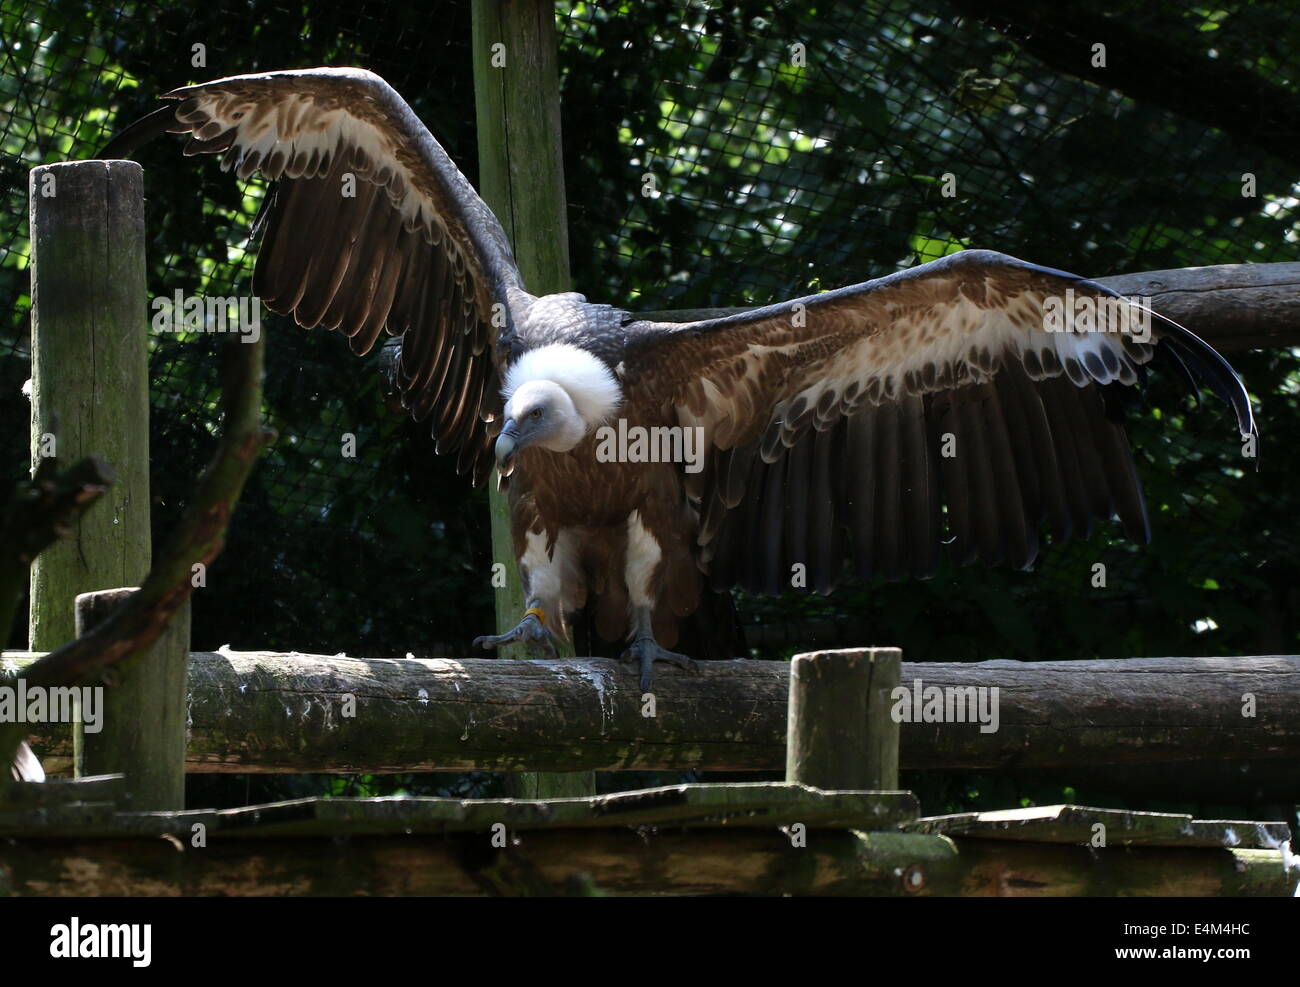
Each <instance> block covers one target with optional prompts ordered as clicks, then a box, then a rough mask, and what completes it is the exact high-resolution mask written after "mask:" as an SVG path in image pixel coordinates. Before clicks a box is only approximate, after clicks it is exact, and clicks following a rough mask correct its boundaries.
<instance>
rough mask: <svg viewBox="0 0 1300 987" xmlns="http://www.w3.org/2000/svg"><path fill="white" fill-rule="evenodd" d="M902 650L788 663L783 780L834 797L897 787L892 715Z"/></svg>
mask: <svg viewBox="0 0 1300 987" xmlns="http://www.w3.org/2000/svg"><path fill="white" fill-rule="evenodd" d="M902 660H903V656H902V652H901V651H899V649H898V648H858V649H852V650H846V651H814V652H811V653H809V654H802V655H795V656H794V658H793V659H792V660H791V662H790V706H789V712H788V717H789V719H788V726H787V734H786V754H785V780H786V781H788V782H799V783H801V784H804V785H812V786H813V787H814V788H824V789H835V790H841V791H843V790H891V789H897V788H898V737H899V724H898V723H897V722H895V720H894V718H893V717H892V716H891V715H890V707H891V706H892V705H893V699H892V697H891V695H890V694H891V693H892V692H893V690H894V689H895V688H897V687H898V684H899V675H900V671H901V667H902Z"/></svg>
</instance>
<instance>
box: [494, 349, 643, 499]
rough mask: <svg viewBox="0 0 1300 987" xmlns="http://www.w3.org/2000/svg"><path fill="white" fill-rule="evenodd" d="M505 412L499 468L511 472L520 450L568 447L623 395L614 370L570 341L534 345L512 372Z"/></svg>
mask: <svg viewBox="0 0 1300 987" xmlns="http://www.w3.org/2000/svg"><path fill="white" fill-rule="evenodd" d="M502 397H503V398H504V400H505V417H504V421H503V422H502V425H501V434H500V435H499V436H497V442H496V460H497V468H498V469H499V470H500V472H501V475H502V476H508V475H509V474H510V464H511V460H512V459H513V458H514V457H515V455H516V454H517V453H518V452H519V450H520V449H523V448H526V447H527V446H537V447H538V448H541V449H549V450H550V451H551V452H568V451H569V450H571V449H573V448H574V447H575V446H577V444H578V443H579V442H581V441H582V440H583V438H585V437H586V435H587V433H588V432H590V431H592V430H593V429H595V428H596V427H597V426H598V425H600V424H601V423H602V422H604V421H605V420H606V419H608V418H609V417H610V415H612V414H613V413H614V412H615V410H617V408H618V407H619V405H620V404H621V403H622V400H623V394H622V390H621V388H620V387H619V385H618V381H617V380H616V379H615V378H614V374H613V372H612V371H611V370H610V369H609V367H608V366H606V365H605V364H604V363H603V362H602V361H600V360H599V359H597V358H596V357H595V356H593V355H592V354H591V353H589V352H587V351H586V350H583V349H581V348H579V347H577V346H572V345H569V344H567V343H553V344H551V345H549V346H541V347H538V348H537V349H534V350H530V351H529V352H527V353H525V354H524V355H523V356H522V357H520V358H519V360H517V361H516V362H515V363H514V364H513V365H512V366H511V367H510V368H509V370H508V371H507V373H506V382H505V387H504V388H503V389H502Z"/></svg>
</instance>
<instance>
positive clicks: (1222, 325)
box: [637, 263, 1300, 350]
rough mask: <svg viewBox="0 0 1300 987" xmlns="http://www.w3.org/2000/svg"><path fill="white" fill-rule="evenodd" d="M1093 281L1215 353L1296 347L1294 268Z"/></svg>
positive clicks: (1219, 268) (692, 314) (654, 317)
mask: <svg viewBox="0 0 1300 987" xmlns="http://www.w3.org/2000/svg"><path fill="white" fill-rule="evenodd" d="M1096 280H1097V281H1099V282H1100V283H1101V284H1104V285H1106V287H1108V288H1113V289H1114V290H1115V291H1118V292H1119V293H1120V294H1123V295H1140V296H1142V297H1144V298H1149V299H1150V301H1151V310H1152V311H1154V312H1156V313H1158V314H1160V315H1163V316H1165V317H1166V318H1170V319H1173V320H1174V321H1175V322H1178V323H1180V324H1181V325H1184V326H1186V327H1187V328H1188V329H1191V330H1192V331H1193V332H1195V333H1196V334H1197V335H1198V336H1200V337H1202V338H1203V339H1206V340H1208V341H1209V342H1211V343H1213V344H1214V346H1215V347H1216V348H1218V349H1220V350H1241V349H1251V348H1255V347H1271V346H1296V345H1300V263H1284V264H1216V265H1212V266H1208V267H1185V268H1180V269H1177V270H1172V271H1141V272H1138V273H1134V274H1115V275H1110V276H1108V277H1101V278H1097V279H1096ZM751 308H752V306H751V307H744V308H710V309H703V308H700V309H675V310H670V311H666V312H641V313H638V316H637V317H638V318H642V319H648V320H651V321H657V322H696V321H698V320H701V319H714V318H718V317H719V316H723V315H732V314H734V313H736V312H747V311H750V310H751Z"/></svg>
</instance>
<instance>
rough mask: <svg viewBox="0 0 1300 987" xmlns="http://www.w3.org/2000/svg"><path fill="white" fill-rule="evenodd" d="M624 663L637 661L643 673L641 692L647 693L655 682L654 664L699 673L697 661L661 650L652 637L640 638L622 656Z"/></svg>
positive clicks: (674, 652) (673, 652) (664, 649)
mask: <svg viewBox="0 0 1300 987" xmlns="http://www.w3.org/2000/svg"><path fill="white" fill-rule="evenodd" d="M622 659H623V660H624V661H635V662H637V664H638V668H639V671H640V673H641V691H642V692H646V691H648V690H649V688H650V683H651V682H652V681H653V680H654V663H655V662H657V661H666V662H668V664H670V665H676V666H677V667H678V668H680V669H682V670H683V671H686V672H696V671H699V666H698V665H697V664H696V663H695V659H693V658H688V657H687V656H686V655H679V654H678V653H677V652H676V651H669V650H668V649H666V648H661V647H660V646H659V645H658V644H657V643H656V642H655V640H654V638H651V637H639V638H637V639H636V640H635V641H633V642H632V643H631V644H630V645H629V646H628V649H627V650H626V651H624V652H623V654H622Z"/></svg>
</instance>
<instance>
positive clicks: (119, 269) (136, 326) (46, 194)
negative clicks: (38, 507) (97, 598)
mask: <svg viewBox="0 0 1300 987" xmlns="http://www.w3.org/2000/svg"><path fill="white" fill-rule="evenodd" d="M30 195H31V233H32V433H31V448H32V464H33V467H34V466H35V464H36V462H37V461H38V460H39V459H40V458H41V457H42V455H44V454H47V453H48V451H49V448H50V442H51V441H53V442H54V443H55V447H54V449H55V452H56V453H57V455H58V456H59V458H60V459H62V460H63V461H64V462H68V463H71V462H73V461H75V460H79V459H81V458H83V457H85V456H91V455H94V456H99V457H101V458H103V459H104V460H106V461H107V462H108V463H109V464H110V465H111V466H112V467H113V470H114V471H115V473H116V476H117V482H116V483H115V484H114V486H113V487H112V488H111V489H110V490H109V491H108V492H107V493H106V494H105V495H104V501H105V502H104V503H102V504H98V505H96V509H95V510H93V511H89V512H87V513H86V515H85V516H84V517H82V518H81V519H80V520H79V521H78V522H77V525H76V530H75V531H74V532H73V533H72V535H71V536H70V537H68V538H63V539H60V540H59V541H58V542H56V543H55V544H53V545H51V546H50V547H49V548H47V549H46V550H45V551H43V552H41V554H40V555H38V556H37V557H36V559H35V561H34V562H33V564H32V577H31V587H32V597H31V619H30V623H29V632H28V639H29V641H30V642H31V647H32V648H34V649H37V650H41V651H50V650H53V649H55V648H57V647H59V646H60V645H63V644H66V643H67V642H68V641H71V640H72V639H73V637H74V636H75V635H74V629H73V608H72V601H73V598H74V597H75V596H76V595H77V594H78V593H85V592H87V591H89V590H96V589H106V588H109V587H112V586H129V585H136V584H138V583H139V582H140V580H142V579H143V578H144V575H145V573H146V572H147V571H148V569H149V561H150V551H151V549H150V534H149V532H150V529H149V384H148V381H149V368H148V351H147V327H148V325H149V318H148V296H147V294H146V289H145V274H144V271H145V267H144V244H145V237H144V179H143V172H142V170H141V168H140V166H139V165H138V164H136V163H135V162H134V161H68V162H61V163H58V164H50V165H42V166H40V167H37V168H33V169H32V172H31V184H30ZM52 436H53V439H51V437H52Z"/></svg>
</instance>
